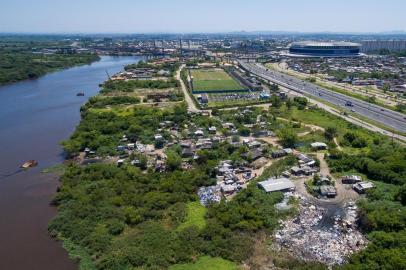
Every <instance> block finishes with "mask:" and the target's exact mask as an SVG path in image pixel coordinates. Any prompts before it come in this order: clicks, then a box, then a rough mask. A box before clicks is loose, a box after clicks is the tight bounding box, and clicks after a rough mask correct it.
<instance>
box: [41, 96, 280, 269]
mask: <svg viewBox="0 0 406 270" xmlns="http://www.w3.org/2000/svg"><path fill="white" fill-rule="evenodd" d="M89 103H93V101H92V102H89ZM86 108H87V107H86V106H85V107H84V108H83V111H82V116H83V120H82V122H81V123H80V125H79V126H78V128H77V130H76V131H75V133H74V134H73V136H72V138H71V139H70V140H68V141H66V142H65V143H64V145H65V149H66V150H67V151H68V152H69V153H70V154H72V155H73V154H76V153H78V151H82V150H83V149H84V148H85V147H90V148H91V149H95V150H96V152H97V153H98V154H100V155H103V154H108V153H110V154H118V153H117V152H116V149H115V147H116V146H117V145H118V144H120V139H121V138H122V135H123V134H126V135H127V136H128V138H130V139H131V140H134V139H136V140H140V141H142V142H144V143H153V141H152V140H153V135H154V134H155V131H156V129H158V128H159V123H160V122H162V121H165V120H166V121H173V122H175V123H177V124H179V125H183V124H186V123H188V124H189V123H191V122H194V123H196V124H197V125H198V126H204V127H208V126H210V125H213V124H214V125H217V126H218V125H219V123H218V122H217V121H216V120H214V119H211V118H207V117H203V116H191V115H189V114H188V113H187V112H186V107H185V106H183V105H182V106H177V107H175V108H174V109H167V110H160V109H153V108H146V107H145V108H134V109H133V113H132V114H130V115H125V116H120V115H116V114H114V113H110V112H101V113H93V112H91V111H90V110H87V109H86ZM221 117H224V118H225V119H226V118H231V117H233V116H232V114H230V113H229V112H226V113H225V115H222V116H221ZM234 117H235V116H234ZM255 119H256V113H255V112H252V113H251V114H246V116H245V117H242V118H240V117H239V116H238V117H237V118H236V119H235V120H236V123H237V124H238V123H241V124H243V123H250V122H254V121H255ZM241 124H240V125H241ZM162 134H163V136H164V137H165V138H167V139H168V140H170V137H169V136H168V134H166V133H165V132H163V133H162ZM178 151H179V148H178V147H176V146H174V147H171V148H169V149H167V150H166V154H167V155H168V159H167V164H168V166H169V170H168V171H167V172H165V173H156V172H154V171H152V170H146V171H142V169H140V168H138V167H134V166H131V165H126V166H122V167H117V166H116V165H113V164H92V165H87V166H85V167H80V166H78V165H73V164H72V165H70V166H69V167H68V168H67V169H66V171H65V173H64V175H63V176H62V179H61V181H62V186H61V188H60V191H59V192H58V194H57V196H56V197H55V200H54V203H55V204H56V205H58V206H59V211H58V215H57V217H56V218H55V219H54V220H53V221H52V222H51V224H50V225H49V230H50V232H51V234H52V235H56V236H58V237H60V238H62V239H65V240H67V241H68V243H69V246H70V247H71V248H70V250H73V251H74V253H75V254H76V256H77V257H81V256H83V257H84V258H85V260H84V262H86V264H88V260H87V259H86V258H88V257H89V256H91V257H92V258H93V261H92V263H93V266H92V267H96V268H97V269H126V268H131V267H143V268H145V269H161V268H167V267H169V266H171V265H175V264H183V263H190V262H192V261H193V260H194V258H196V257H200V256H211V257H213V258H217V257H221V258H223V259H226V260H230V261H234V262H236V263H241V262H242V261H243V260H246V259H247V258H249V256H250V255H251V254H252V252H253V245H252V243H253V242H254V241H255V232H258V231H261V230H272V229H273V228H274V227H275V226H276V225H277V221H278V219H279V218H280V214H279V213H278V212H277V211H276V210H275V208H274V207H273V206H274V204H275V203H276V202H279V201H280V200H281V197H282V196H281V194H279V193H275V194H272V195H269V194H266V193H265V192H264V191H262V190H260V189H258V188H257V187H256V185H255V184H252V185H250V186H249V187H248V189H245V190H243V191H241V192H240V193H238V195H237V196H236V197H235V198H234V199H233V201H232V202H229V203H226V202H225V201H223V202H221V203H220V204H214V205H211V206H209V207H208V208H207V209H205V208H203V207H202V206H200V205H199V203H198V202H196V200H197V195H196V191H197V189H198V188H199V187H201V186H205V185H212V184H213V183H215V179H214V176H215V170H214V167H215V166H216V165H217V164H218V162H219V161H220V160H224V159H228V158H230V159H231V160H233V162H243V160H242V158H241V153H242V151H245V148H244V147H242V148H241V147H235V146H232V145H231V144H230V143H228V142H224V143H220V144H218V145H215V146H214V148H213V149H212V150H202V151H199V152H198V155H199V157H200V158H199V159H198V160H196V161H195V163H194V166H193V169H191V170H187V171H184V170H181V169H179V165H180V163H179V156H178V155H179V154H178V153H179V152H178ZM286 166H288V164H287V163H285V160H282V161H280V162H276V163H275V164H274V165H273V167H272V168H270V169H269V171H267V175H270V174H271V173H272V171H276V170H278V171H281V170H282V169H283V170H284V169H286ZM140 167H141V166H140ZM206 211H207V212H206ZM223 262H224V261H223ZM200 263H201V262H200ZM197 264H198V265H200V264H199V261H198V262H197ZM228 264H229V263H228ZM229 265H232V264H229ZM179 267H180V266H179ZM89 269H92V268H89ZM175 269H176V268H175Z"/></svg>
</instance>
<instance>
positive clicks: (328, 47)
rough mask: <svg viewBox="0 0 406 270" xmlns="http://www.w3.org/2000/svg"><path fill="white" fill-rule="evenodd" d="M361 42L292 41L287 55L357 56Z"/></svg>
mask: <svg viewBox="0 0 406 270" xmlns="http://www.w3.org/2000/svg"><path fill="white" fill-rule="evenodd" d="M360 47H361V44H358V43H351V42H314V41H300V42H293V43H292V44H291V45H290V47H289V54H288V55H289V56H296V57H357V56H360V55H361V54H360Z"/></svg>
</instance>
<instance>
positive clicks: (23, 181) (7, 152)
mask: <svg viewBox="0 0 406 270" xmlns="http://www.w3.org/2000/svg"><path fill="white" fill-rule="evenodd" d="M139 60H141V58H140V57H110V56H103V57H102V58H101V60H100V61H98V62H95V63H93V64H91V65H85V66H80V67H74V68H70V69H67V70H63V71H58V72H54V73H51V74H48V75H46V76H43V77H41V78H39V79H36V80H29V81H23V82H19V83H14V84H10V85H6V86H1V87H0V215H1V216H0V269H1V270H3V269H4V270H14V269H18V270H22V269H24V270H37V269H38V270H55V269H58V270H65V269H66V270H71V269H72V270H73V269H77V265H76V264H75V263H74V262H72V261H71V260H70V259H69V257H68V254H67V252H66V251H65V250H64V249H63V248H62V245H61V243H60V242H57V241H55V240H53V239H52V238H50V236H49V235H48V232H47V225H48V222H49V221H50V219H52V217H53V216H55V214H56V209H55V208H54V207H51V206H50V204H49V202H50V200H51V199H52V197H53V196H54V194H55V191H56V188H57V186H58V179H57V178H56V177H55V176H54V175H51V174H44V173H42V172H41V171H42V170H44V169H45V168H49V167H51V166H54V165H57V164H59V163H61V162H62V161H63V159H64V155H63V150H62V148H61V146H60V142H61V141H62V140H64V139H67V138H69V136H70V134H72V132H73V131H74V129H75V126H76V125H77V124H78V123H79V121H80V113H79V109H80V106H81V105H83V104H84V103H85V102H86V100H87V99H88V98H89V97H90V96H93V95H95V94H97V92H98V91H99V87H98V85H99V84H100V83H101V82H103V81H104V80H105V79H106V77H107V75H106V70H107V71H108V73H109V74H114V73H116V72H118V71H120V70H121V69H122V68H123V67H124V66H125V65H127V64H130V63H134V62H137V61H139ZM77 92H84V93H85V96H84V97H77V96H76V93H77ZM30 159H35V160H37V161H38V162H39V164H38V166H37V167H35V168H32V169H29V170H26V171H24V170H20V169H19V166H20V165H21V164H22V163H24V162H25V161H27V160H30Z"/></svg>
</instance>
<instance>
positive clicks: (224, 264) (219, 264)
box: [169, 256, 239, 270]
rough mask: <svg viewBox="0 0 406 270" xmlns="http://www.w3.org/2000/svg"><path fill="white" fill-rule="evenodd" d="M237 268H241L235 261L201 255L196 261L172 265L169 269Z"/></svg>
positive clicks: (223, 269) (224, 269)
mask: <svg viewBox="0 0 406 270" xmlns="http://www.w3.org/2000/svg"><path fill="white" fill-rule="evenodd" d="M201 269H206V270H237V269H239V268H238V267H237V265H236V264H235V263H232V262H230V261H227V260H224V259H221V258H212V257H208V256H204V257H200V258H199V259H198V260H197V261H196V262H195V263H189V264H178V265H174V266H171V267H170V268H169V270H201Z"/></svg>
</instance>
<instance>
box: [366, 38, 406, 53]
mask: <svg viewBox="0 0 406 270" xmlns="http://www.w3.org/2000/svg"><path fill="white" fill-rule="evenodd" d="M361 44H362V46H361V51H362V52H376V51H379V50H388V51H392V52H399V51H404V50H406V40H364V41H361Z"/></svg>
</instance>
